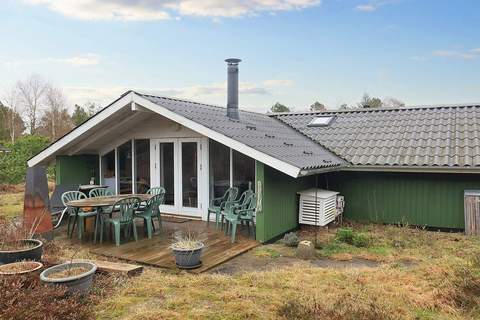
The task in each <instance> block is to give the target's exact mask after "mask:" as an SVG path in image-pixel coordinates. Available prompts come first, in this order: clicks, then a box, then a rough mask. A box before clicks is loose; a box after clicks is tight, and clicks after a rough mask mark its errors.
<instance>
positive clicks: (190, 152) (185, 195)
mask: <svg viewBox="0 0 480 320" xmlns="http://www.w3.org/2000/svg"><path fill="white" fill-rule="evenodd" d="M197 176H198V174H197V143H196V142H182V199H183V201H182V202H183V206H184V207H190V208H197V207H198V189H197V183H198V181H197V180H198V179H197Z"/></svg>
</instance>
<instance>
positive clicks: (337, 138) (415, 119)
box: [271, 105, 480, 168]
mask: <svg viewBox="0 0 480 320" xmlns="http://www.w3.org/2000/svg"><path fill="white" fill-rule="evenodd" d="M325 115H332V116H334V117H335V118H334V120H333V121H332V122H331V123H330V125H328V126H325V127H308V123H309V122H310V121H311V120H312V119H313V118H315V117H318V116H325ZM271 117H272V118H275V119H279V120H280V121H282V122H284V123H285V124H288V125H289V126H291V127H292V128H295V129H296V130H298V131H299V132H301V133H302V134H304V135H305V136H307V137H309V138H311V139H312V140H314V141H316V142H318V143H320V144H321V145H323V146H325V147H327V148H328V149H330V150H331V151H332V152H334V153H335V154H337V155H338V156H340V157H342V158H344V159H345V160H347V161H349V162H351V163H352V164H353V165H354V166H393V167H395V166H398V167H402V166H407V167H439V168H442V167H447V168H454V167H457V168H473V167H479V166H480V105H468V106H438V107H409V108H400V109H377V110H375V109H362V110H351V111H337V112H334V111H333V112H332V111H331V112H318V113H285V114H277V115H275V114H274V115H271Z"/></svg>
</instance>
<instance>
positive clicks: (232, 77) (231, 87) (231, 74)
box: [225, 58, 242, 120]
mask: <svg viewBox="0 0 480 320" xmlns="http://www.w3.org/2000/svg"><path fill="white" fill-rule="evenodd" d="M240 61H242V60H240V59H235V58H230V59H226V60H225V62H226V63H227V65H228V81H227V116H228V117H229V118H230V119H234V120H239V119H240V115H239V113H238V64H239V62H240Z"/></svg>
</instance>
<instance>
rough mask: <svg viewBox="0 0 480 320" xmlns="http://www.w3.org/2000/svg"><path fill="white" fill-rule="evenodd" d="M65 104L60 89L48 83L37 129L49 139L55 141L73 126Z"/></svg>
mask: <svg viewBox="0 0 480 320" xmlns="http://www.w3.org/2000/svg"><path fill="white" fill-rule="evenodd" d="M66 104H67V103H66V98H65V96H64V95H63V92H62V90H60V89H59V88H56V87H53V86H51V85H48V87H47V89H46V91H45V111H44V112H43V115H42V117H41V118H40V126H39V128H38V131H39V133H41V134H42V135H45V136H47V137H49V139H50V141H55V140H56V139H57V138H59V137H60V136H62V135H64V134H65V133H66V132H68V131H69V130H71V129H72V128H73V123H72V119H71V117H70V115H69V114H68V110H67V107H66Z"/></svg>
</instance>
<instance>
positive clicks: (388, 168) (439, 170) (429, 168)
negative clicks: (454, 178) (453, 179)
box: [341, 165, 480, 174]
mask: <svg viewBox="0 0 480 320" xmlns="http://www.w3.org/2000/svg"><path fill="white" fill-rule="evenodd" d="M341 171H366V172H369V171H370V172H375V171H377V172H417V173H418V172H422V173H475V174H478V173H480V167H437V166H366V165H353V166H349V167H344V168H342V169H341Z"/></svg>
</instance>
